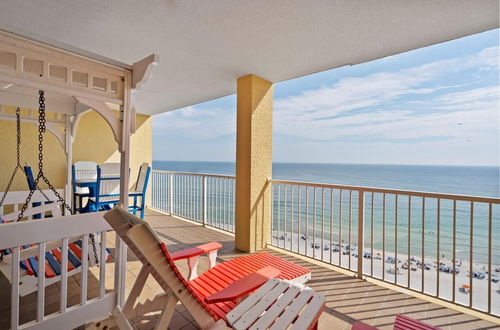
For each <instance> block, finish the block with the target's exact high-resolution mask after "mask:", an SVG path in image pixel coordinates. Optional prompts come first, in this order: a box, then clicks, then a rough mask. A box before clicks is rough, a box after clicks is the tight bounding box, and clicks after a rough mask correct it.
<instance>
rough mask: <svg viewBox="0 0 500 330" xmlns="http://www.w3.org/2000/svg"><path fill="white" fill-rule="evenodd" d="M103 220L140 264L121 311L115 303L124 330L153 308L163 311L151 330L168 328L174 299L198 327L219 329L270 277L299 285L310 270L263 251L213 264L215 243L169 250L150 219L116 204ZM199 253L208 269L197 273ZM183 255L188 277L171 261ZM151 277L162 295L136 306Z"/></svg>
mask: <svg viewBox="0 0 500 330" xmlns="http://www.w3.org/2000/svg"><path fill="white" fill-rule="evenodd" d="M104 218H105V219H106V220H107V221H108V223H109V224H110V225H111V227H112V228H113V229H114V230H115V231H116V233H117V234H118V235H119V236H120V237H121V238H122V239H123V240H124V242H125V243H126V244H127V245H128V247H129V248H130V250H131V251H132V252H133V253H134V254H135V255H136V257H137V258H138V259H139V260H140V261H141V262H142V264H143V266H142V268H141V270H140V272H139V274H138V276H137V280H136V282H135V283H134V285H133V287H132V289H131V291H130V295H129V297H128V299H127V301H126V303H125V305H124V307H123V310H121V309H120V308H118V307H117V309H116V310H115V313H114V316H115V320H116V323H117V324H118V325H119V326H120V328H123V329H128V328H130V329H131V324H130V321H131V320H132V319H134V318H136V317H139V316H140V314H141V313H147V312H151V311H153V310H155V311H161V312H162V313H161V317H160V319H159V320H158V321H157V323H156V326H155V328H156V329H166V328H167V326H168V324H169V323H170V319H171V317H172V314H173V312H174V310H175V306H176V304H177V302H178V301H180V302H181V303H182V304H183V305H184V307H185V308H186V309H187V310H188V311H189V313H190V314H191V316H192V317H193V319H194V320H195V321H196V323H197V324H198V326H199V327H200V328H202V329H207V328H210V327H212V328H213V327H217V328H218V329H219V327H220V325H221V322H222V324H224V328H228V327H227V325H225V323H224V321H225V320H226V315H227V314H228V313H229V312H231V311H232V310H233V309H234V308H235V307H236V306H237V305H238V303H239V302H240V301H241V300H242V299H243V298H245V297H246V296H247V295H248V294H249V293H250V292H252V291H254V290H256V289H257V288H259V287H260V286H261V285H263V284H264V283H266V282H267V281H268V280H270V279H271V278H278V279H284V280H289V281H295V282H297V283H304V282H306V281H307V280H309V279H310V278H311V272H310V270H308V269H306V268H304V267H301V266H298V265H295V264H293V263H291V262H289V261H286V260H283V259H281V258H279V257H276V256H273V255H271V254H269V253H265V252H262V253H256V254H252V255H248V256H244V257H239V258H235V259H232V260H229V261H226V262H223V263H221V264H218V265H215V260H216V256H217V250H218V249H220V247H221V245H220V244H218V243H208V244H205V245H201V246H198V247H195V248H191V249H187V250H184V251H180V252H175V253H172V254H170V253H169V252H168V250H167V248H166V246H165V244H164V243H163V242H162V241H161V240H160V239H159V238H158V236H157V235H156V233H155V232H154V230H152V228H151V227H150V226H149V225H148V223H146V222H145V221H143V220H141V219H139V218H138V217H135V216H133V215H131V214H130V213H128V212H126V211H125V210H123V209H121V208H119V207H115V208H114V209H113V210H111V211H108V212H106V214H105V215H104ZM202 254H208V256H209V263H210V268H209V270H207V271H206V272H205V273H204V274H202V275H200V276H198V277H197V276H196V265H197V260H198V258H199V256H200V255H202ZM182 259H185V260H187V261H188V265H189V267H190V269H191V271H190V275H189V278H190V280H189V281H188V280H186V279H185V278H184V277H183V276H182V275H181V273H180V272H179V270H178V268H177V266H176V264H175V261H176V260H182ZM149 275H152V276H153V277H154V278H155V280H156V281H157V282H158V284H159V285H160V286H161V287H162V289H164V290H165V293H164V294H161V295H159V296H157V297H156V298H155V299H153V300H152V301H148V302H147V303H145V304H137V306H135V305H136V304H135V303H136V300H137V298H138V296H139V295H140V292H141V291H142V288H143V287H144V284H145V282H146V279H147V278H148V276H149ZM146 305H149V306H146ZM134 306H135V307H134ZM104 324H105V323H100V326H101V327H104Z"/></svg>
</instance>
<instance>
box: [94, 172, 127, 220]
mask: <svg viewBox="0 0 500 330" xmlns="http://www.w3.org/2000/svg"><path fill="white" fill-rule="evenodd" d="M119 200H120V163H107V164H102V165H98V166H97V184H96V189H95V196H92V197H89V211H90V212H98V211H101V210H110V209H111V208H112V207H113V206H114V205H115V204H117V203H118V202H119Z"/></svg>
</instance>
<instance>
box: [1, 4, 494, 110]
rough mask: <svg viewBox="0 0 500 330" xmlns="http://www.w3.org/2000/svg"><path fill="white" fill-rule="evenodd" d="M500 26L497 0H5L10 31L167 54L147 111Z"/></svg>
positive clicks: (141, 96) (91, 51)
mask: <svg viewBox="0 0 500 330" xmlns="http://www.w3.org/2000/svg"><path fill="white" fill-rule="evenodd" d="M498 26H499V2H498V0H476V1H470V0H421V1H410V0H407V1H405V0H393V1H389V0H378V1H367V0H344V1H340V0H315V1H310V0H253V1H243V0H240V1H237V0H210V1H207V0H150V1H133V0H106V1H102V0H87V1H79V0H23V1H18V0H2V1H1V2H0V29H2V30H6V31H9V32H13V33H16V34H19V35H23V36H26V37H29V38H32V39H35V40H38V41H42V42H45V43H48V44H51V45H54V46H57V47H61V48H65V49H67V50H71V51H74V52H77V53H81V54H84V55H87V56H92V57H95V58H100V59H103V58H111V59H113V60H114V62H113V63H114V64H116V65H130V64H132V63H133V62H135V61H138V60H140V59H142V58H143V57H145V56H148V55H150V54H151V53H157V54H159V56H160V65H159V66H157V67H155V71H154V73H153V77H152V78H151V80H150V81H149V82H148V84H147V85H145V86H144V88H143V90H141V92H140V93H137V94H136V95H135V96H134V104H135V107H136V109H137V112H140V113H144V114H157V113H161V112H165V111H170V110H174V109H177V108H181V107H184V106H188V105H192V104H196V103H200V102H203V101H207V100H211V99H214V98H219V97H222V96H226V95H230V94H233V93H235V91H236V78H238V77H241V76H244V75H247V74H251V73H252V74H256V75H259V76H261V77H263V78H265V79H267V80H269V81H272V82H280V81H284V80H288V79H291V78H296V77H300V76H303V75H307V74H311V73H315V72H319V71H324V70H328V69H331V68H335V67H339V66H344V65H349V64H357V63H361V62H366V61H370V60H373V59H377V58H381V57H385V56H389V55H393V54H397V53H400V52H404V51H408V50H411V49H415V48H420V47H424V46H427V45H431V44H435V43H439V42H443V41H447V40H451V39H455V38H460V37H463V36H467V35H471V34H475V33H479V32H483V31H486V30H490V29H494V28H498ZM95 54H98V55H95ZM106 61H108V62H109V60H106ZM121 63H125V64H121Z"/></svg>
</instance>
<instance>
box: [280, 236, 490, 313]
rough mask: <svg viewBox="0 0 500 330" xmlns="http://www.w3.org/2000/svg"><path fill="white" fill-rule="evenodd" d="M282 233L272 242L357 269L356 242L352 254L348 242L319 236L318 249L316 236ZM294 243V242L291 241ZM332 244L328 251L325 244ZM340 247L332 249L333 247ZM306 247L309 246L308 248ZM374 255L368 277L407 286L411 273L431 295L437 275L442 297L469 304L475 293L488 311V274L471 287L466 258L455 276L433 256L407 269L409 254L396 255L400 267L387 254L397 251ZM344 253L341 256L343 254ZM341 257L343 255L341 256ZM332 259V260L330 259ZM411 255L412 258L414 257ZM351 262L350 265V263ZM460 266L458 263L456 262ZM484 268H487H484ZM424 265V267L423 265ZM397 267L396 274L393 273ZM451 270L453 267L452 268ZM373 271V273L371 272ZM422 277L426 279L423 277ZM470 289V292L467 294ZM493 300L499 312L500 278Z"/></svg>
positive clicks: (367, 261)
mask: <svg viewBox="0 0 500 330" xmlns="http://www.w3.org/2000/svg"><path fill="white" fill-rule="evenodd" d="M281 236H283V237H282V238H285V239H284V240H283V239H279V238H278V235H277V232H276V231H273V233H272V244H273V245H274V246H277V247H279V248H284V249H286V250H289V251H292V252H295V253H299V254H301V255H305V256H307V257H311V258H314V259H316V260H320V261H323V262H326V263H330V264H332V265H334V266H340V267H342V268H345V269H349V270H352V271H356V270H357V262H358V257H359V256H356V255H357V252H358V251H357V247H356V248H355V246H354V245H353V246H352V248H351V249H350V252H349V253H346V251H347V244H344V243H342V244H339V242H336V241H335V240H333V241H332V242H330V240H329V239H324V240H323V244H324V245H323V246H321V239H316V241H315V243H316V246H319V248H313V247H312V246H311V245H312V244H313V243H314V242H313V237H312V236H309V238H308V239H307V238H306V239H304V237H302V238H301V237H299V236H298V234H296V233H294V234H293V235H292V234H291V233H290V232H287V233H286V235H285V234H283V232H281ZM292 242H293V243H292ZM297 242H300V244H299V245H297ZM325 246H326V247H330V248H329V249H328V250H326V247H325ZM335 246H336V247H337V248H338V250H339V251H337V248H334V249H332V247H335ZM306 248H307V249H306ZM370 252H371V249H366V250H364V254H365V253H370ZM373 253H374V257H373V256H372V257H373V258H372V257H367V256H366V257H365V258H363V270H364V271H363V273H364V274H367V275H368V276H371V277H374V278H378V279H382V278H384V281H387V282H389V283H395V280H396V278H397V284H398V285H402V286H404V287H406V286H407V284H408V274H409V276H410V288H411V289H413V290H416V291H421V289H422V283H423V285H424V290H423V291H424V293H425V294H429V295H434V296H436V295H437V287H438V277H439V297H440V298H444V299H449V300H451V299H452V298H453V291H455V292H454V295H455V302H456V303H457V304H462V305H466V306H467V305H468V304H469V299H470V295H471V294H472V306H473V307H475V308H478V309H484V310H486V309H487V307H488V299H487V296H488V295H487V294H488V281H489V280H490V279H489V275H488V274H486V276H485V277H484V278H482V279H480V278H473V280H472V288H468V286H470V278H469V276H468V272H469V269H470V265H469V264H468V262H467V261H462V264H461V267H459V272H458V273H455V276H454V277H455V279H453V273H452V272H444V271H438V267H437V265H436V264H435V261H436V260H432V259H430V258H429V259H424V263H425V264H427V266H428V267H429V269H428V270H427V269H426V270H422V267H421V266H417V260H418V261H421V260H419V258H415V259H413V260H414V261H411V264H409V266H410V268H411V269H412V270H408V269H405V266H406V265H405V263H406V261H407V260H408V256H407V255H406V254H400V253H398V255H397V258H398V260H399V261H398V262H397V268H396V266H395V263H394V262H392V263H391V262H388V261H387V258H388V257H393V258H394V257H395V254H394V252H388V251H386V253H385V259H386V260H383V259H382V256H383V251H381V250H378V249H373ZM340 256H341V257H340ZM339 257H340V258H339ZM330 258H331V259H330ZM411 259H412V258H411V256H410V260H411ZM439 261H440V263H443V264H445V265H446V266H449V267H450V268H451V269H452V261H451V259H448V258H440V260H439ZM349 263H350V264H349ZM456 266H458V263H457V264H456ZM483 267H484V268H485V270H483ZM424 268H425V267H424ZM496 268H498V270H500V265H492V274H494V277H492V278H493V279H499V280H500V272H496V271H495V269H496ZM396 269H397V272H398V273H397V275H396V274H394V273H395V271H396ZM451 269H450V270H451ZM472 270H473V272H483V273H486V272H487V265H485V264H482V263H473V266H472ZM372 271H373V273H372ZM422 276H423V278H422ZM453 284H454V285H455V289H454V290H453ZM467 291H470V293H468V292H467ZM491 299H492V304H491V306H492V312H494V313H497V314H500V281H499V282H497V283H494V282H492V283H491Z"/></svg>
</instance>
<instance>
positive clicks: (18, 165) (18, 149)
mask: <svg viewBox="0 0 500 330" xmlns="http://www.w3.org/2000/svg"><path fill="white" fill-rule="evenodd" d="M16 124H17V144H16V154H17V163H16V167H15V168H14V171H13V172H12V175H11V177H10V180H9V183H8V184H7V187H6V188H5V191H4V193H3V196H2V199H1V200H0V207H2V205H3V203H4V202H5V197H7V194H8V192H9V190H10V186H12V182H14V177H15V176H16V174H17V170H19V169H20V170H21V171H22V172H24V171H23V167H22V166H21V109H19V108H17V109H16Z"/></svg>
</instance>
